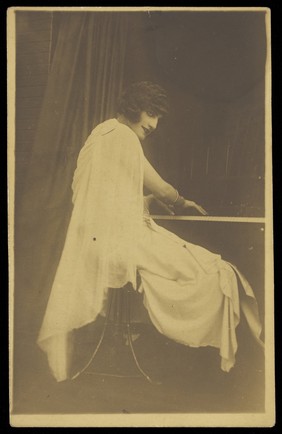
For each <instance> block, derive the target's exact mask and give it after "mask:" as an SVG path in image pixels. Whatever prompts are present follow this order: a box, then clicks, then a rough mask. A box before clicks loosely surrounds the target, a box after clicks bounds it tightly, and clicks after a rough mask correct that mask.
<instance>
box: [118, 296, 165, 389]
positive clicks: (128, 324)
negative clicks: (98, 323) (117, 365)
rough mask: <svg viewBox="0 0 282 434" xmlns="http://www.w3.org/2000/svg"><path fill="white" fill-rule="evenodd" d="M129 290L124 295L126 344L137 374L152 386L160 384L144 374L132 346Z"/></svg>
mask: <svg viewBox="0 0 282 434" xmlns="http://www.w3.org/2000/svg"><path fill="white" fill-rule="evenodd" d="M129 297H130V290H129V289H126V294H125V299H126V331H127V338H128V342H129V345H130V349H131V353H132V356H133V358H134V361H135V364H136V366H137V369H138V370H139V372H140V373H141V374H142V375H143V376H144V377H145V378H146V379H147V380H148V381H149V382H150V383H152V384H162V383H161V382H160V381H156V380H152V379H151V377H150V376H149V375H148V374H146V372H145V371H144V370H143V369H142V368H141V366H140V364H139V362H138V359H137V356H136V353H135V350H134V346H133V342H132V336H131V329H130V325H131V321H130V300H129Z"/></svg>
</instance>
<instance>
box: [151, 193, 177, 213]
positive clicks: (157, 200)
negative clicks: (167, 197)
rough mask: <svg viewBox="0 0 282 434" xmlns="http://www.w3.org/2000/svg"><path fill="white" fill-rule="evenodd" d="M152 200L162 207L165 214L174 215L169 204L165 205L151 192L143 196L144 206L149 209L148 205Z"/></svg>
mask: <svg viewBox="0 0 282 434" xmlns="http://www.w3.org/2000/svg"><path fill="white" fill-rule="evenodd" d="M152 202H155V203H156V204H157V205H158V206H159V207H160V208H162V209H163V210H164V211H165V212H166V213H167V214H169V215H175V212H174V211H173V209H172V208H170V207H169V205H166V204H165V203H164V202H162V201H161V200H159V199H157V198H156V197H155V196H154V195H153V194H148V195H147V196H144V204H145V207H146V208H147V209H148V210H150V206H151V204H152Z"/></svg>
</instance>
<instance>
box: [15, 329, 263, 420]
mask: <svg viewBox="0 0 282 434" xmlns="http://www.w3.org/2000/svg"><path fill="white" fill-rule="evenodd" d="M100 330H101V322H100V323H99V321H97V322H96V323H95V324H92V325H90V326H88V327H86V328H85V329H84V330H82V331H81V332H80V334H79V333H78V334H77V336H76V342H77V345H76V357H75V358H74V360H73V372H76V370H77V369H81V368H82V366H84V365H85V363H86V362H87V360H89V357H90V356H91V352H92V351H93V348H94V347H95V342H96V343H97V340H98V336H99V332H100ZM133 332H134V334H135V335H136V336H138V338H137V339H136V340H135V341H134V348H135V350H136V354H137V357H138V360H139V362H140V365H141V366H142V368H143V369H144V370H145V371H146V372H147V373H148V374H149V375H150V377H151V378H152V379H153V381H154V383H153V384H152V383H150V382H149V381H147V380H146V379H145V378H144V377H142V376H141V377H138V376H137V375H138V374H139V372H138V370H137V368H136V365H135V363H134V360H133V357H132V354H131V352H130V347H129V345H128V342H126V341H125V339H124V340H123V344H122V345H121V346H119V347H118V348H121V350H120V351H115V350H114V348H115V345H114V343H115V339H116V338H115V337H114V335H113V333H112V330H111V329H109V331H108V333H107V334H106V336H105V341H104V343H103V344H102V346H101V348H100V350H99V352H98V353H97V357H96V358H95V360H94V361H93V363H92V364H91V365H90V367H89V368H88V370H87V371H86V372H84V373H82V374H81V375H80V376H79V377H78V378H77V379H75V380H72V381H65V382H61V383H57V382H56V381H55V380H54V379H53V378H52V377H51V375H50V373H49V370H48V366H47V362H46V359H45V355H44V354H43V353H42V352H41V351H40V350H39V349H38V348H37V347H36V345H35V343H34V342H35V337H34V336H33V335H27V334H26V333H22V335H20V334H18V336H17V339H16V341H15V342H16V343H17V345H16V348H15V363H14V395H13V414H58V413H61V414H77V413H91V414H98V413H103V414H105V413H106V414H107V413H111V414H118V413H119V414H122V413H131V414H137V413H218V412H219V413H225V412H226V413H230V412H231V413H242V412H243V413H244V412H246V413H248V412H258V413H259V412H263V411H264V355H263V352H262V350H261V349H260V348H259V347H258V346H257V344H256V342H255V341H254V340H253V338H252V337H251V336H249V334H248V332H247V330H246V329H245V326H244V324H243V325H240V326H239V328H238V341H239V350H238V353H237V360H236V365H235V367H234V368H233V369H232V370H231V371H230V372H229V373H224V372H223V371H221V369H220V357H219V353H218V350H217V349H214V348H209V347H206V348H188V347H184V346H183V345H179V344H177V343H175V342H173V341H171V340H169V339H167V338H165V337H164V336H162V335H160V334H159V333H158V332H157V331H156V330H155V329H154V328H153V326H152V325H150V324H143V325H142V324H135V325H134V330H133ZM122 336H123V335H122ZM91 370H92V371H93V370H94V371H95V372H96V373H89V371H91ZM97 372H98V373H97ZM105 374H107V375H105ZM116 374H117V375H119V376H112V375H116ZM123 374H126V375H131V376H130V377H127V378H126V377H123V376H122V375H123ZM159 383H160V384H159Z"/></svg>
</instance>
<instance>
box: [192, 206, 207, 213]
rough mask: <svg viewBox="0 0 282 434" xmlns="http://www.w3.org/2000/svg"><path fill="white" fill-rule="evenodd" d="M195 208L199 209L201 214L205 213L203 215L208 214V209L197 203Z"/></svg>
mask: <svg viewBox="0 0 282 434" xmlns="http://www.w3.org/2000/svg"><path fill="white" fill-rule="evenodd" d="M195 208H196V209H197V210H198V211H199V213H200V214H203V215H207V214H208V213H207V211H206V210H204V208H202V207H201V206H200V205H196V204H195Z"/></svg>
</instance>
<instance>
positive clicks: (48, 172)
mask: <svg viewBox="0 0 282 434" xmlns="http://www.w3.org/2000/svg"><path fill="white" fill-rule="evenodd" d="M54 15H56V20H54V22H56V23H58V25H57V32H56V33H57V38H56V44H55V46H54V51H53V56H52V65H51V69H50V72H49V78H48V83H47V87H46V92H45V96H44V101H43V106H42V111H41V114H40V119H39V123H38V128H37V133H36V137H35V140H34V144H33V148H32V153H31V160H30V162H29V166H28V169H27V176H26V180H25V186H24V194H23V195H22V197H21V198H20V202H18V204H17V208H16V219H17V220H16V225H17V226H16V242H17V244H18V246H19V249H18V252H17V254H18V257H19V260H18V262H19V264H20V265H19V267H18V269H17V270H16V271H17V274H16V290H17V291H18V293H17V296H18V298H17V300H18V303H17V305H18V306H20V309H21V310H22V311H24V312H26V316H25V317H24V316H23V315H22V313H21V312H18V313H17V312H16V317H17V318H18V319H19V318H23V320H22V321H21V324H20V327H22V326H27V327H28V329H29V330H31V329H34V330H36V329H37V330H38V328H39V325H40V321H41V320H42V316H43V313H44V309H45V307H46V303H47V300H48V296H49V293H50V288H51V285H52V281H53V279H54V274H55V270H56V267H57V265H58V261H59V258H60V254H61V251H62V248H63V245H64V240H65V236H66V230H67V226H68V221H69V219H70V214H71V208H72V205H71V194H72V192H71V182H72V177H73V173H74V169H75V164H76V161H77V156H78V153H79V151H80V149H81V147H82V146H83V144H84V142H85V140H86V137H87V136H88V135H89V133H90V132H91V130H92V129H93V127H94V126H95V125H97V124H98V123H100V122H101V121H102V120H105V119H108V118H110V117H113V115H115V104H116V100H117V98H118V96H119V94H120V92H121V88H122V87H123V74H124V59H125V52H126V41H127V37H128V16H127V15H126V14H125V15H124V14H114V13H89V12H88V13H84V12H81V13H79V12H78V13H75V14H73V13H71V12H63V13H61V12H57V13H55V14H54ZM54 34H55V32H54ZM23 259H24V262H23ZM23 263H24V267H23V266H22V265H21V264H23ZM17 288H18V289H17ZM22 288H24V290H25V292H24V293H23V290H22ZM21 301H22V303H21ZM18 324H19V323H18Z"/></svg>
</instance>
